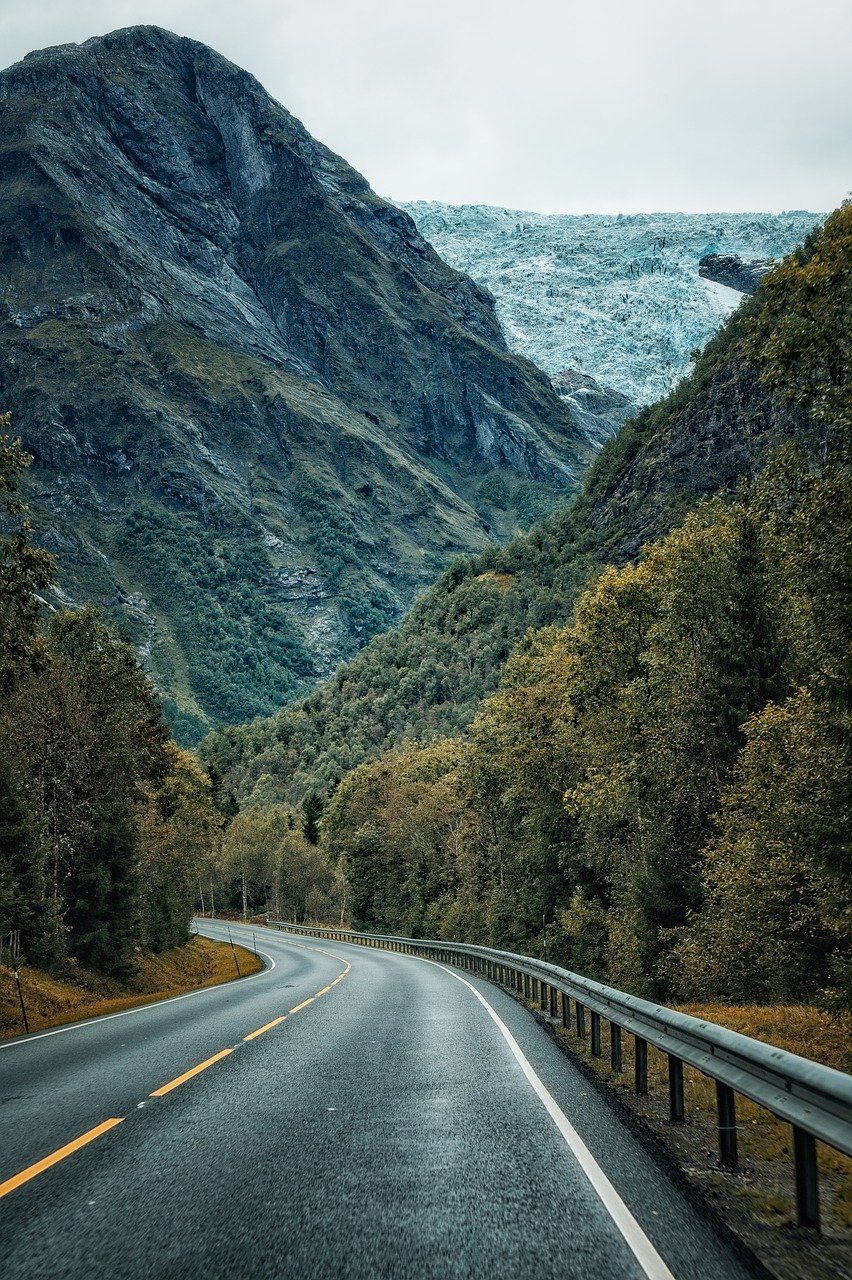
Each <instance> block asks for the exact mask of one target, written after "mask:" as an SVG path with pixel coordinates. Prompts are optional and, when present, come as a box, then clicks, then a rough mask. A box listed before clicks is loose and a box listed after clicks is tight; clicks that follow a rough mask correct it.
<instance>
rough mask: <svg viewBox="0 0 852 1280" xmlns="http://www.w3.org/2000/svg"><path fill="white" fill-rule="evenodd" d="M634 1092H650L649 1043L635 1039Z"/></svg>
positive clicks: (637, 1037)
mask: <svg viewBox="0 0 852 1280" xmlns="http://www.w3.org/2000/svg"><path fill="white" fill-rule="evenodd" d="M633 1055H634V1061H633V1092H634V1093H647V1092H648V1041H647V1040H643V1039H642V1037H641V1036H634V1037H633Z"/></svg>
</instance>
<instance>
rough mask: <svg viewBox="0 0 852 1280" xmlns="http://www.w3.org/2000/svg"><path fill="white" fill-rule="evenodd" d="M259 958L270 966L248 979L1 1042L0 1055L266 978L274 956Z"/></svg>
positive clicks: (200, 989)
mask: <svg viewBox="0 0 852 1280" xmlns="http://www.w3.org/2000/svg"><path fill="white" fill-rule="evenodd" d="M210 941H211V942H218V941H219V939H218V938H211V939H210ZM257 954H258V955H259V956H263V958H264V960H268V961H269V965H268V966H267V968H265V969H261V970H260V971H259V972H258V973H250V974H249V975H248V977H246V978H237V979H234V978H232V979H231V980H230V982H217V983H216V984H215V985H214V986H212V987H199V988H198V990H197V991H185V992H184V993H183V995H182V996H167V997H166V999H165V1000H151V1001H150V1002H149V1003H148V1004H137V1005H135V1006H134V1008H132V1009H122V1010H121V1012H120V1013H104V1014H101V1016H100V1017H99V1018H87V1019H86V1020H85V1021H83V1022H69V1023H68V1025H67V1026H65V1027H54V1028H53V1030H52V1031H36V1032H34V1033H33V1034H32V1035H29V1036H21V1037H20V1039H19V1040H7V1041H5V1042H3V1041H0V1053H2V1051H3V1050H4V1049H19V1048H20V1046H21V1045H22V1044H32V1043H33V1041H34V1040H45V1039H47V1037H48V1036H61V1035H64V1033H65V1032H66V1031H80V1030H82V1028H83V1027H96V1026H99V1025H100V1023H102V1022H110V1021H111V1020H112V1019H113V1018H127V1017H129V1016H130V1014H131V1013H147V1012H148V1011H149V1010H150V1009H160V1008H162V1006H163V1005H164V1004H175V1003H176V1002H177V1001H178V1000H190V999H191V998H192V997H193V996H206V995H209V994H210V992H211V991H221V990H222V988H223V987H228V986H230V985H231V982H234V981H237V982H251V981H252V979H253V978H265V977H266V976H267V975H268V974H270V973H271V972H272V970H273V969H274V968H275V961H274V960H273V958H272V956H270V955H267V953H266V952H265V951H258V953H257Z"/></svg>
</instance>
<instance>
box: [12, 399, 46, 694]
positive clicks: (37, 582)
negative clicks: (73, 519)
mask: <svg viewBox="0 0 852 1280" xmlns="http://www.w3.org/2000/svg"><path fill="white" fill-rule="evenodd" d="M10 420H11V419H10V415H9V414H0V535H2V536H0V693H2V692H4V691H5V690H7V689H9V688H10V687H11V685H12V683H13V681H14V679H15V675H16V673H17V672H18V671H20V670H21V669H25V668H27V667H30V666H32V664H33V663H34V662H35V661H37V653H38V645H37V641H36V637H37V633H38V626H39V602H38V597H37V594H36V593H37V592H39V591H43V590H44V589H45V588H46V587H48V586H50V585H51V584H52V582H53V556H51V555H48V553H47V552H46V551H40V550H38V549H37V548H36V547H33V545H32V542H31V534H32V525H31V522H30V520H29V518H28V517H27V514H26V510H27V509H26V507H25V505H24V504H23V503H22V502H21V501H20V500H19V499H18V498H16V497H15V493H16V489H17V481H18V478H19V477H20V476H21V474H22V473H23V472H24V471H26V469H27V467H28V466H29V465H30V463H31V462H32V458H31V457H30V455H29V454H27V453H24V451H23V449H22V448H21V442H20V440H11V439H10V437H9V436H8V434H7V429H8V427H9V423H10Z"/></svg>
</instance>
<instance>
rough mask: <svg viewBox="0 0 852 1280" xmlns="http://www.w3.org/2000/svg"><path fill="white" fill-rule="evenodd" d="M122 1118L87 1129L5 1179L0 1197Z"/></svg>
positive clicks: (112, 1126) (113, 1125)
mask: <svg viewBox="0 0 852 1280" xmlns="http://www.w3.org/2000/svg"><path fill="white" fill-rule="evenodd" d="M123 1118H124V1117H123V1116H119V1117H118V1118H117V1119H114V1120H104V1122H103V1124H99V1125H96V1127H95V1128H94V1129H89V1130H88V1132H87V1133H82V1134H81V1135H80V1137H79V1138H75V1139H74V1141H73V1142H69V1143H67V1145H66V1146H64V1147H60V1148H59V1150H58V1151H54V1152H53V1154H52V1155H49V1156H45V1157H44V1159H43V1160H38V1161H36V1163H35V1164H31V1165H30V1166H29V1168H28V1169H22V1170H21V1172H20V1173H16V1174H15V1176H14V1177H13V1178H7V1179H6V1181H5V1182H0V1197H2V1196H7V1195H8V1194H9V1192H10V1191H14V1190H15V1188H16V1187H20V1186H21V1185H22V1184H23V1183H24V1182H29V1180H30V1178H37V1177H38V1175H39V1174H40V1173H44V1171H45V1169H49V1168H50V1167H51V1165H54V1164H58V1163H59V1161H60V1160H64V1159H65V1157H66V1156H70V1155H72V1154H73V1153H74V1152H75V1151H79V1150H80V1148H81V1147H85V1146H86V1144H87V1143H89V1142H94V1140H95V1138H99V1137H100V1136H101V1134H102V1133H106V1132H107V1130H108V1129H114V1128H115V1126H116V1125H117V1124H121V1121H122V1119H123Z"/></svg>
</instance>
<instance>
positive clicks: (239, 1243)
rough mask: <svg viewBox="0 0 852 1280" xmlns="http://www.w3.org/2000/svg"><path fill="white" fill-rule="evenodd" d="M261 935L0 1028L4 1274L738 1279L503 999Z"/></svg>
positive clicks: (446, 973)
mask: <svg viewBox="0 0 852 1280" xmlns="http://www.w3.org/2000/svg"><path fill="white" fill-rule="evenodd" d="M201 928H202V930H203V932H205V933H206V934H208V935H209V936H211V937H221V936H223V926H222V925H220V924H217V923H216V922H211V921H205V922H203V924H202V925H201ZM233 931H234V934H235V936H237V935H241V934H242V930H241V928H240V926H234V927H233ZM249 938H250V934H249ZM249 945H251V944H250V942H249ZM258 948H259V949H260V950H261V951H262V952H263V953H265V958H266V960H267V964H268V967H267V969H266V970H264V972H263V973H259V974H257V975H255V976H253V977H251V978H247V979H244V980H243V981H241V982H235V983H231V984H229V985H227V986H224V987H218V988H208V989H206V990H204V991H199V992H194V993H192V994H191V995H189V996H186V997H179V998H177V999H172V1000H170V1001H163V1002H161V1003H159V1004H155V1005H148V1006H145V1007H144V1008H141V1009H137V1010H133V1011H130V1012H128V1013H124V1014H121V1015H112V1016H111V1017H107V1018H101V1019H96V1020H93V1021H91V1022H89V1023H87V1024H83V1025H80V1024H78V1025H76V1026H73V1027H68V1028H62V1029H59V1030H55V1031H52V1032H45V1033H41V1034H38V1033H36V1034H34V1035H31V1036H29V1037H22V1038H20V1039H18V1040H14V1041H7V1042H3V1043H2V1044H0V1125H2V1142H0V1184H2V1185H0V1193H3V1192H4V1191H5V1192H6V1194H2V1195H1V1196H0V1259H2V1275H3V1280H30V1278H33V1280H35V1277H51V1280H61V1278H62V1277H83V1276H85V1277H110V1278H111V1277H122V1278H123V1277H134V1278H135V1277H146V1278H147V1277H155V1278H156V1277H169V1278H170V1280H171V1278H173V1277H174V1278H177V1277H202V1276H203V1277H205V1280H207V1278H211V1277H240V1276H247V1277H287V1278H291V1280H301V1278H302V1277H310V1278H311V1280H313V1278H316V1280H337V1278H338V1277H339V1278H341V1280H343V1278H344V1277H345V1278H346V1280H368V1278H370V1280H380V1278H381V1280H396V1278H397V1277H399V1278H401V1280H402V1278H406V1280H407V1278H409V1277H410V1278H411V1280H420V1278H421V1277H422V1278H423V1280H455V1278H461V1277H464V1278H465V1280H467V1278H470V1280H473V1278H479V1277H482V1278H483V1280H484V1278H485V1277H488V1280H544V1278H545V1277H548V1278H549V1277H560V1280H565V1278H574V1277H577V1278H578V1280H579V1278H580V1277H582V1280H620V1278H621V1277H624V1278H625V1280H643V1278H644V1277H650V1278H651V1280H671V1278H672V1277H674V1278H675V1280H741V1278H743V1280H744V1278H745V1277H746V1276H748V1275H752V1274H753V1273H752V1272H751V1271H750V1270H749V1269H748V1267H747V1265H746V1264H745V1263H744V1262H743V1261H742V1260H741V1259H740V1258H739V1256H738V1255H737V1254H736V1253H735V1252H734V1251H733V1250H732V1249H731V1248H730V1246H729V1245H728V1244H727V1242H726V1241H725V1239H723V1238H722V1237H720V1236H719V1235H717V1234H716V1232H715V1231H714V1229H713V1227H712V1225H711V1224H710V1223H709V1222H708V1221H707V1220H706V1219H705V1218H704V1217H703V1215H702V1214H701V1213H700V1211H699V1210H697V1209H696V1208H695V1207H693V1205H692V1204H691V1203H690V1202H689V1201H688V1200H687V1199H686V1198H685V1197H684V1196H683V1195H682V1194H681V1192H680V1191H679V1189H678V1188H677V1186H675V1185H674V1184H673V1183H672V1182H671V1181H670V1180H669V1178H668V1177H667V1175H666V1174H665V1173H664V1172H663V1170H662V1169H661V1168H660V1167H659V1166H658V1165H657V1164H656V1163H655V1162H654V1160H653V1159H652V1158H651V1157H650V1156H649V1155H648V1153H647V1152H646V1151H645V1149H644V1148H643V1147H642V1145H641V1144H640V1143H638V1142H637V1140H636V1139H635V1138H634V1137H633V1135H632V1134H631V1132H630V1131H629V1130H628V1129H626V1128H625V1127H624V1126H623V1125H621V1124H620V1123H619V1120H618V1117H617V1114H616V1113H615V1112H614V1111H613V1110H612V1109H611V1108H610V1106H609V1105H608V1103H607V1102H606V1101H605V1099H604V1098H603V1097H602V1096H601V1095H600V1094H599V1093H598V1092H597V1090H596V1089H595V1088H593V1087H592V1086H591V1085H590V1084H589V1083H588V1081H587V1080H586V1079H585V1077H584V1076H583V1075H582V1073H581V1072H579V1071H577V1070H576V1068H574V1067H573V1065H572V1064H571V1062H570V1061H569V1059H567V1058H566V1056H565V1055H564V1054H563V1053H562V1052H561V1051H560V1050H559V1048H558V1047H557V1046H556V1045H555V1044H554V1043H553V1041H552V1039H551V1037H550V1036H548V1035H547V1033H546V1032H545V1031H544V1030H543V1029H542V1028H541V1027H540V1026H539V1025H538V1023H537V1022H536V1021H535V1019H534V1018H533V1017H532V1016H531V1014H530V1013H529V1012H528V1011H527V1010H525V1009H524V1008H522V1007H521V1006H520V1005H519V1004H518V1003H517V1001H515V1000H514V999H513V998H512V997H511V996H510V995H508V994H507V993H506V992H504V991H502V990H500V989H499V988H498V987H496V986H494V985H493V984H490V983H487V982H484V981H481V980H478V979H475V978H471V977H470V976H469V975H467V974H465V975H461V974H459V973H456V972H454V971H452V970H450V969H447V968H444V967H443V966H441V965H438V964H434V963H430V962H428V961H425V960H421V959H418V958H415V957H411V956H403V955H397V954H392V953H386V952H382V951H374V950H365V949H363V948H360V947H357V946H352V945H344V944H339V943H334V942H327V941H322V940H316V941H314V940H312V939H304V940H301V939H300V940H298V941H297V940H295V939H292V938H289V937H287V936H286V935H284V934H279V933H274V932H272V931H267V930H260V931H258ZM269 1024H273V1025H269ZM258 1032H260V1034H256V1033H258ZM220 1055H221V1056H220ZM205 1063H207V1064H209V1065H206V1066H204V1067H203V1069H202V1070H201V1071H197V1072H196V1071H195V1068H197V1067H198V1066H200V1065H202V1064H205ZM183 1077H186V1078H183ZM165 1086H169V1087H168V1088H167V1089H166V1088H165ZM107 1121H113V1122H115V1123H113V1124H112V1125H111V1126H110V1127H102V1126H105V1122H107ZM81 1136H85V1137H86V1138H87V1141H86V1142H85V1143H84V1144H82V1145H80V1146H78V1147H77V1148H76V1149H73V1150H71V1151H70V1152H68V1153H67V1154H64V1155H62V1156H61V1158H59V1159H57V1160H56V1161H55V1162H54V1163H52V1164H51V1163H45V1166H44V1167H42V1165H41V1162H46V1161H47V1158H49V1157H52V1156H53V1155H54V1154H55V1153H57V1152H62V1151H63V1149H64V1148H66V1147H68V1146H69V1144H72V1143H73V1142H74V1141H75V1140H76V1139H78V1138H79V1137H81ZM33 1166H35V1168H36V1170H40V1171H37V1172H33ZM22 1172H25V1173H26V1175H27V1176H26V1177H25V1178H24V1179H21V1178H20V1177H19V1175H20V1174H21V1173H22ZM30 1175H32V1176H30Z"/></svg>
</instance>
